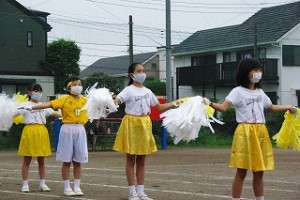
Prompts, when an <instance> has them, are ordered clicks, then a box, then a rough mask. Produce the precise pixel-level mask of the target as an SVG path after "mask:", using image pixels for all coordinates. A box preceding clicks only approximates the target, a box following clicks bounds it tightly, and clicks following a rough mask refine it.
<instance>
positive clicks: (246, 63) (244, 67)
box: [235, 58, 263, 88]
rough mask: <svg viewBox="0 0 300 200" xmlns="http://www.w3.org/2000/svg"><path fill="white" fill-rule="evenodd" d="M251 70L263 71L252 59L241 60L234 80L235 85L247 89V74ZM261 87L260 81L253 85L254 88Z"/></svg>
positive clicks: (260, 65) (258, 63)
mask: <svg viewBox="0 0 300 200" xmlns="http://www.w3.org/2000/svg"><path fill="white" fill-rule="evenodd" d="M253 69H263V66H262V64H261V63H260V62H259V61H258V60H257V59H253V58H245V59H242V60H241V61H240V63H239V65H238V70H237V74H236V79H235V82H236V85H237V86H242V87H245V88H248V87H249V84H250V80H249V78H248V74H249V72H250V71H251V70H253ZM261 87H262V86H261V84H260V81H259V82H258V83H255V85H254V88H261Z"/></svg>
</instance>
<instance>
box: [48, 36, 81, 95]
mask: <svg viewBox="0 0 300 200" xmlns="http://www.w3.org/2000/svg"><path fill="white" fill-rule="evenodd" d="M80 51H81V50H80V48H79V47H78V46H77V45H76V43H75V42H74V41H70V40H64V39H58V40H56V41H53V42H50V43H48V46H47V62H49V63H50V64H52V65H54V66H56V67H58V68H59V69H60V70H61V71H62V73H61V74H60V75H58V76H56V77H55V93H63V84H64V81H65V80H66V79H67V77H69V76H78V75H79V73H80V68H79V65H78V61H79V58H80Z"/></svg>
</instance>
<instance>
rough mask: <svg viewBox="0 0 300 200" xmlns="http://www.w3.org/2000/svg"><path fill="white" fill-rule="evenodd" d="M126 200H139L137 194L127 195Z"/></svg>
mask: <svg viewBox="0 0 300 200" xmlns="http://www.w3.org/2000/svg"><path fill="white" fill-rule="evenodd" d="M128 200H140V198H139V196H138V195H137V193H133V194H130V195H129V197H128Z"/></svg>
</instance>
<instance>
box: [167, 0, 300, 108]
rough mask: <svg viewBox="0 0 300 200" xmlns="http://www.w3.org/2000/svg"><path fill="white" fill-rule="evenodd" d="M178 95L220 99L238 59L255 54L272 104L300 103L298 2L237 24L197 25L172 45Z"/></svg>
mask: <svg viewBox="0 0 300 200" xmlns="http://www.w3.org/2000/svg"><path fill="white" fill-rule="evenodd" d="M172 55H173V56H174V69H175V70H174V71H176V72H175V74H176V76H175V77H176V78H175V80H174V81H175V83H174V84H175V85H176V90H174V93H175V94H177V98H180V97H185V96H195V95H201V96H206V97H208V98H216V99H217V100H219V101H223V100H224V98H225V96H226V95H227V94H228V92H229V91H230V90H231V89H232V88H233V87H234V86H235V74H236V71H237V66H238V63H239V61H240V60H241V59H242V58H246V57H255V58H258V59H259V60H260V61H261V62H262V64H263V66H264V69H263V79H262V81H263V83H262V84H263V89H264V91H265V92H266V93H267V95H268V96H269V97H270V98H271V100H272V101H273V103H277V104H292V105H300V78H299V75H300V1H298V2H295V3H290V4H285V5H280V6H274V7H268V8H263V9H261V10H259V11H258V12H257V13H255V14H254V15H253V16H252V17H250V18H249V19H247V20H246V21H245V22H243V23H242V24H238V25H233V26H226V27H220V28H214V29H208V30H201V31H198V32H196V33H194V34H193V35H191V36H190V37H188V38H187V39H185V40H184V41H183V42H181V43H180V44H179V45H177V46H175V47H174V49H173V50H172Z"/></svg>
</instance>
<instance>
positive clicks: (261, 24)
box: [172, 1, 300, 55]
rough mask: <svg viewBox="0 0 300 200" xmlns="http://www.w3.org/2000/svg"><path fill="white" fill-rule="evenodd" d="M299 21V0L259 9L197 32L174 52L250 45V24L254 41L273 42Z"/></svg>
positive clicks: (213, 49)
mask: <svg viewBox="0 0 300 200" xmlns="http://www.w3.org/2000/svg"><path fill="white" fill-rule="evenodd" d="M299 23H300V1H298V2H295V3H291V4H285V5H280V6H274V7H269V8H263V9H261V10H259V11H258V12H257V13H255V14H254V15H253V16H252V17H250V18H249V19H247V20H246V21H245V22H243V23H242V24H239V25H233V26H226V27H220V28H214V29H208V30H202V31H197V32H196V33H194V34H193V35H191V36H190V37H188V38H187V39H185V40H184V41H182V42H181V43H180V44H179V45H177V46H176V47H174V49H173V51H172V53H173V54H174V55H176V54H177V55H180V54H187V53H189V54H190V53H199V52H207V51H216V50H222V49H225V48H226V49H230V48H237V47H244V46H253V44H254V27H255V25H256V27H257V44H268V43H274V42H277V41H278V40H279V39H280V38H281V37H282V36H283V35H284V34H286V33H287V32H288V31H290V30H291V29H292V28H293V27H295V26H296V25H297V24H299Z"/></svg>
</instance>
